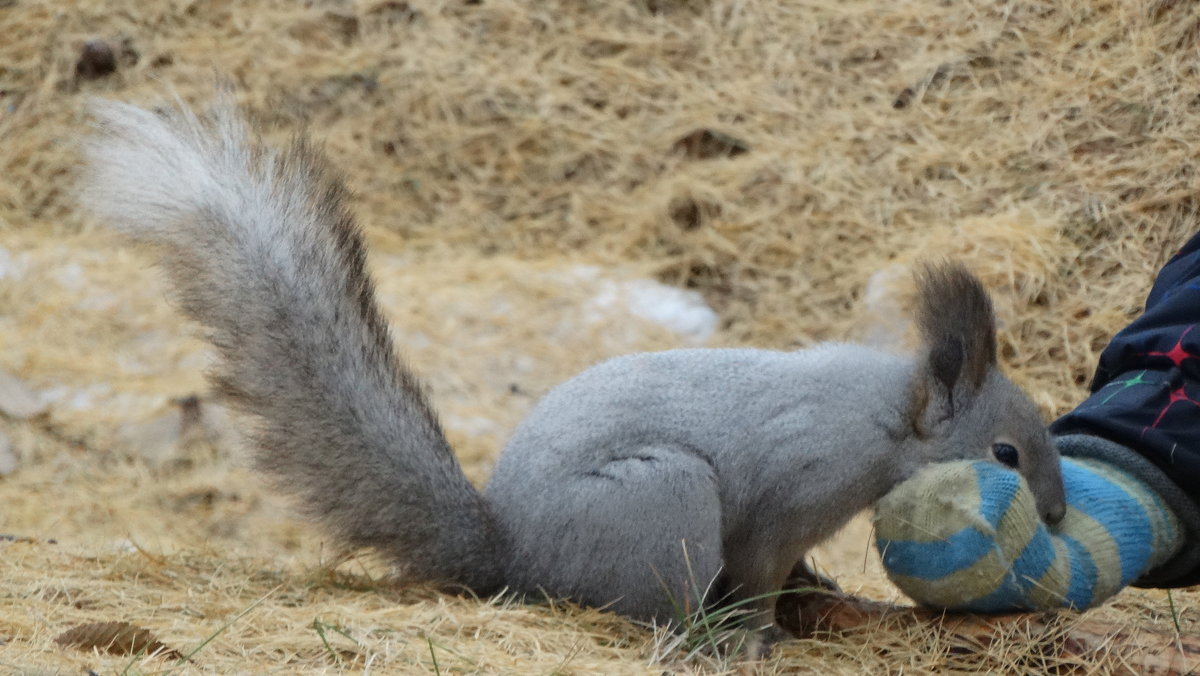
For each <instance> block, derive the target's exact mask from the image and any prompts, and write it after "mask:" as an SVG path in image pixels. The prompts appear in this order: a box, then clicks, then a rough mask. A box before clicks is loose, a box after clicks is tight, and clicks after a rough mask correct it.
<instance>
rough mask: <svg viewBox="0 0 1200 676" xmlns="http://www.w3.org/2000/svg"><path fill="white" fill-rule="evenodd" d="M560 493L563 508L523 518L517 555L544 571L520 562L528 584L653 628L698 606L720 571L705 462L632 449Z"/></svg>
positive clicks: (681, 619)
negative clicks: (652, 624)
mask: <svg viewBox="0 0 1200 676" xmlns="http://www.w3.org/2000/svg"><path fill="white" fill-rule="evenodd" d="M560 488H561V490H556V491H555V493H556V495H558V496H561V497H562V498H563V499H564V500H565V502H564V501H560V500H555V501H553V503H547V504H545V505H542V506H540V507H538V508H537V510H536V513H533V514H526V515H525V516H526V517H527V518H526V519H524V523H523V525H522V530H524V531H525V533H526V537H525V538H522V539H526V542H525V543H524V546H522V547H518V549H522V550H525V551H526V552H530V553H532V552H538V555H537V556H536V560H538V561H540V562H542V563H543V566H544V567H543V566H529V565H527V564H522V566H523V567H524V568H525V573H524V574H525V575H529V576H530V579H529V582H533V583H534V584H535V585H536V586H537V587H541V588H542V589H544V590H546V591H547V592H550V593H551V594H557V595H562V596H565V597H569V598H572V599H574V600H576V601H578V602H580V603H582V604H584V605H588V606H593V607H599V608H604V609H608V610H612V611H614V612H617V613H619V614H621V615H625V616H628V617H632V618H635V619H639V620H644V621H654V622H657V623H659V624H680V623H685V622H687V621H688V619H687V618H688V616H689V615H692V614H694V613H697V612H699V611H702V610H703V609H704V608H705V604H706V603H707V602H708V600H709V597H710V594H711V593H712V591H713V585H714V581H715V580H716V578H717V576H718V575H719V574H720V572H721V567H722V559H721V505H720V499H719V495H718V493H717V484H716V479H715V477H714V476H713V470H712V467H711V466H709V465H708V463H707V462H705V461H704V460H703V459H701V458H700V457H698V456H696V455H695V454H693V453H689V452H687V451H686V450H684V449H678V448H674V447H655V448H639V449H637V450H636V452H633V453H625V454H622V457H620V458H618V459H614V460H611V461H609V462H607V463H605V464H604V465H603V466H601V467H599V468H595V469H593V470H591V471H588V472H586V473H583V474H579V475H576V476H575V477H574V478H573V479H571V480H569V483H568V485H565V486H561V487H560ZM527 505H528V503H527ZM526 529H528V530H526ZM515 558H516V559H517V560H522V559H524V560H525V561H526V562H529V561H532V560H534V559H533V557H528V556H517V557H515ZM537 568H541V570H537ZM547 581H551V583H550V584H547Z"/></svg>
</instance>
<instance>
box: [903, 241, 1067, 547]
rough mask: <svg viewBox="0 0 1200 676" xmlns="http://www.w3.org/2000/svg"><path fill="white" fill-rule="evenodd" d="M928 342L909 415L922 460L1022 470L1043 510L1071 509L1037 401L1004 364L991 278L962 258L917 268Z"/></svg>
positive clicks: (1049, 515)
mask: <svg viewBox="0 0 1200 676" xmlns="http://www.w3.org/2000/svg"><path fill="white" fill-rule="evenodd" d="M917 284H918V307H917V313H916V320H917V325H918V326H919V328H920V331H921V337H922V339H923V342H924V345H923V347H922V350H921V354H920V356H919V357H918V359H917V360H916V368H915V370H914V373H913V376H912V381H911V384H910V386H909V401H908V421H909V423H910V425H911V429H912V437H913V438H914V440H915V441H916V442H917V443H918V444H919V445H920V446H921V447H922V454H921V456H922V457H921V462H922V463H923V464H924V463H933V462H943V461H948V460H960V459H987V460H990V461H992V462H996V463H999V464H1001V465H1003V466H1005V467H1008V468H1011V469H1013V470H1015V471H1017V472H1019V473H1020V474H1021V475H1022V476H1023V477H1024V478H1025V481H1026V482H1027V483H1028V484H1029V488H1030V490H1031V491H1032V492H1033V495H1034V497H1035V498H1036V500H1037V506H1038V512H1039V514H1040V515H1041V517H1042V519H1043V520H1045V521H1046V522H1048V523H1057V522H1058V521H1059V520H1060V519H1061V518H1062V516H1063V513H1064V512H1065V511H1066V505H1065V498H1064V494H1063V482H1062V470H1061V467H1060V464H1059V456H1058V451H1057V450H1056V449H1055V447H1054V444H1053V442H1052V441H1051V439H1050V435H1049V433H1048V432H1047V430H1046V424H1045V422H1044V421H1043V420H1042V417H1041V415H1040V413H1039V412H1038V409H1037V406H1036V405H1035V404H1034V403H1033V401H1031V400H1030V399H1029V397H1028V396H1027V395H1026V394H1025V393H1024V392H1023V391H1021V389H1020V388H1019V387H1017V386H1016V385H1015V384H1013V382H1012V381H1011V380H1009V379H1008V378H1007V377H1005V375H1004V374H1003V373H1001V372H1000V369H999V366H998V364H997V362H996V319H995V313H994V312H993V310H992V302H991V299H990V298H989V297H988V294H987V291H986V290H985V289H984V287H983V284H982V283H980V281H979V280H978V279H977V278H976V277H975V276H974V275H972V274H971V273H970V272H968V271H967V269H966V268H965V267H963V266H962V265H960V264H957V263H943V264H938V265H927V266H925V268H924V269H923V270H922V271H921V272H919V273H918V275H917Z"/></svg>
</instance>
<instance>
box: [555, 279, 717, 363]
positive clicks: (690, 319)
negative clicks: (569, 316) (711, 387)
mask: <svg viewBox="0 0 1200 676" xmlns="http://www.w3.org/2000/svg"><path fill="white" fill-rule="evenodd" d="M571 274H572V275H573V276H574V277H575V278H576V279H578V280H580V281H584V282H587V283H591V284H593V285H594V286H595V287H596V291H595V294H594V295H593V296H592V298H591V299H590V300H589V301H588V303H587V305H586V306H585V308H584V310H585V314H586V317H587V320H588V321H590V322H593V323H597V322H603V321H610V320H612V319H613V318H614V316H613V312H614V311H618V312H628V313H629V314H631V315H633V316H635V317H640V318H642V319H645V320H647V321H651V322H654V323H655V324H658V325H659V326H662V327H663V328H665V329H667V330H669V331H672V332H674V333H677V334H679V335H680V336H682V337H684V338H685V339H687V340H688V341H689V342H691V343H693V344H695V345H701V344H703V343H705V342H707V341H708V339H709V338H711V337H712V335H713V333H715V332H716V330H717V320H718V317H717V313H716V312H714V311H713V309H712V308H710V307H709V306H708V304H707V303H705V302H704V297H703V296H701V295H700V294H699V293H697V292H695V291H688V290H686V289H679V288H676V287H673V286H667V285H666V284H661V283H659V282H656V281H654V280H651V279H640V278H630V279H618V278H612V277H606V276H604V275H603V274H602V271H601V270H600V269H599V268H597V267H595V266H591V265H580V266H575V267H573V268H572V269H571Z"/></svg>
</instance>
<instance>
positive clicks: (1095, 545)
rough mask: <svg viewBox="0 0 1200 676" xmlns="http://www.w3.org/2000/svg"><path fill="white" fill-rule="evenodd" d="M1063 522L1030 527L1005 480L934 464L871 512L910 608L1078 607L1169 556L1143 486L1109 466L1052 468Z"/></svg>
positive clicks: (961, 466) (1159, 517)
mask: <svg viewBox="0 0 1200 676" xmlns="http://www.w3.org/2000/svg"><path fill="white" fill-rule="evenodd" d="M1062 462H1063V472H1062V473H1063V483H1064V485H1065V488H1066V497H1067V513H1066V516H1064V517H1063V519H1062V521H1061V522H1059V523H1058V524H1057V525H1055V526H1054V527H1053V528H1047V527H1046V525H1045V524H1044V523H1042V521H1041V520H1040V519H1039V518H1038V513H1037V509H1036V507H1035V505H1034V500H1033V494H1032V493H1030V492H1029V489H1028V487H1027V486H1026V485H1025V480H1024V479H1023V478H1022V477H1021V476H1020V475H1019V474H1017V473H1016V472H1014V471H1012V470H1010V469H1007V468H1004V467H1001V466H1000V465H997V464H995V463H991V462H984V461H974V462H972V461H961V462H952V463H945V464H940V465H934V466H931V467H928V468H926V469H925V470H924V471H922V472H920V473H919V474H917V475H916V476H914V477H912V478H911V479H909V480H908V481H906V482H904V483H902V484H901V485H900V486H898V487H896V488H895V489H894V490H893V491H892V492H891V493H889V494H888V495H887V496H885V497H884V499H883V500H881V501H880V502H879V504H878V505H877V507H876V522H875V532H876V546H877V547H878V548H879V551H880V553H881V555H882V557H883V565H884V567H885V568H886V569H887V572H888V576H889V577H890V578H891V579H892V581H893V582H895V583H896V585H897V586H898V587H900V589H902V590H903V591H904V593H906V594H908V595H909V596H911V597H912V598H913V599H914V600H916V601H917V602H919V603H922V604H925V605H929V606H934V607H938V608H947V609H955V610H970V611H977V612H999V611H1034V610H1047V609H1051V608H1062V607H1074V608H1087V607H1090V606H1093V605H1096V604H1099V603H1101V602H1102V601H1104V600H1105V599H1107V598H1108V597H1110V596H1112V595H1113V594H1115V593H1116V592H1117V591H1119V590H1120V589H1121V588H1122V587H1124V586H1126V585H1128V584H1129V583H1130V582H1133V581H1134V580H1136V579H1137V578H1138V577H1139V576H1141V575H1142V574H1143V573H1144V572H1146V571H1147V570H1150V569H1151V568H1153V567H1155V566H1156V565H1158V564H1160V563H1162V562H1163V561H1165V560H1167V559H1169V558H1170V557H1171V556H1172V555H1173V554H1175V552H1176V551H1178V550H1179V548H1180V546H1181V545H1182V542H1183V536H1182V534H1181V525H1180V522H1179V520H1178V519H1177V518H1176V517H1175V516H1174V514H1173V513H1172V511H1171V510H1170V509H1168V508H1167V507H1166V505H1165V504H1164V503H1163V501H1162V499H1161V498H1160V497H1159V496H1158V495H1157V494H1156V493H1155V492H1154V491H1153V490H1151V489H1150V488H1149V487H1147V486H1146V485H1145V484H1143V483H1142V482H1140V481H1138V480H1137V479H1135V478H1134V477H1132V476H1131V475H1129V474H1127V473H1125V472H1123V471H1122V470H1120V469H1118V468H1116V467H1115V466H1113V465H1109V464H1107V463H1104V462H1101V461H1098V460H1092V459H1074V458H1064V459H1063V461H1062Z"/></svg>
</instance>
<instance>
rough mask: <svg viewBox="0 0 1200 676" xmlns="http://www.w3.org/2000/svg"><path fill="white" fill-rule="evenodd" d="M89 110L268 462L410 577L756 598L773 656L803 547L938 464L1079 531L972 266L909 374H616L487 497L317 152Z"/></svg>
mask: <svg viewBox="0 0 1200 676" xmlns="http://www.w3.org/2000/svg"><path fill="white" fill-rule="evenodd" d="M94 113H95V116H96V118H97V120H98V123H97V129H98V131H97V133H96V134H95V135H94V136H93V137H92V138H91V140H90V141H89V142H88V144H87V148H86V153H87V158H88V167H87V171H86V176H85V178H84V182H83V186H82V202H83V204H84V206H85V207H86V208H87V209H89V210H90V211H92V212H93V213H95V214H97V215H98V216H99V217H101V218H102V219H103V220H105V221H107V222H108V223H110V224H112V225H113V226H114V227H116V228H118V229H119V230H121V231H123V232H124V233H126V234H127V235H129V236H131V237H132V238H134V239H136V240H140V241H144V242H148V243H151V244H153V245H156V250H157V252H158V253H159V255H160V256H161V264H162V267H163V268H164V269H165V271H166V273H167V275H168V277H169V279H170V281H171V283H172V285H173V287H174V290H175V291H176V297H177V301H178V303H179V305H180V307H181V308H182V310H183V311H184V312H185V313H187V314H188V315H190V316H191V317H193V318H194V319H196V320H198V321H199V322H200V323H201V324H202V325H203V326H204V327H205V329H206V335H207V337H208V339H209V340H210V341H211V342H212V344H213V345H214V346H215V348H216V350H217V353H218V357H219V359H218V363H217V365H216V366H215V368H214V369H213V371H212V372H211V373H210V374H209V377H210V381H211V383H212V385H213V386H214V388H215V390H216V391H218V392H219V393H221V394H223V396H224V397H225V398H226V399H227V400H228V401H229V402H231V403H232V404H233V405H234V406H235V407H236V408H237V409H239V410H240V411H241V412H242V413H244V414H247V416H246V420H247V421H248V422H249V423H250V428H251V429H250V437H251V439H252V440H253V444H254V446H255V449H256V462H257V466H258V468H259V469H260V470H261V471H262V472H264V473H265V474H267V475H269V476H271V477H273V478H275V479H276V480H277V483H278V484H279V485H280V486H281V487H282V488H283V489H285V490H286V491H288V492H290V493H292V494H294V495H295V496H296V497H297V498H298V500H297V502H298V503H299V505H300V506H301V507H302V508H303V510H304V511H305V512H307V513H308V514H309V515H311V516H312V517H315V519H316V520H317V521H319V522H320V523H321V524H323V526H324V527H325V528H326V530H327V531H328V532H329V533H330V534H331V535H332V536H334V537H336V538H338V539H339V540H340V541H341V542H342V543H344V544H345V545H346V546H349V547H353V548H359V547H364V548H373V549H375V550H377V551H379V552H381V553H382V554H384V555H386V556H387V557H389V558H390V560H391V561H393V562H394V563H395V564H396V565H397V567H398V569H399V570H400V571H401V572H402V574H403V575H404V576H406V577H407V578H408V579H412V580H414V581H423V582H430V583H434V584H439V585H443V586H445V587H457V588H466V589H468V590H471V591H473V592H475V593H477V594H480V595H487V594H493V593H496V592H498V591H500V590H503V589H508V590H510V591H512V592H518V593H531V594H547V595H550V596H552V597H556V598H566V599H571V600H574V601H577V602H579V603H582V604H585V605H590V606H597V607H605V608H610V609H612V610H614V611H616V612H618V613H621V614H623V615H626V616H629V617H632V618H635V619H640V620H655V621H659V622H667V623H670V622H672V621H673V620H677V619H678V615H677V614H678V613H679V612H680V609H696V608H699V607H701V606H702V605H709V606H711V605H712V604H715V603H722V604H729V603H738V602H745V603H746V605H748V606H749V607H750V608H751V610H752V612H751V614H750V618H749V619H748V620H747V621H748V622H752V623H753V624H752V625H748V626H751V627H752V629H753V630H754V631H757V632H758V634H757V635H758V636H761V637H764V639H763V640H764V641H773V640H774V639H776V638H778V632H779V630H778V628H777V626H776V625H775V624H774V619H775V618H774V610H775V600H776V598H777V596H778V593H779V592H780V590H781V588H782V587H783V586H784V584H785V582H787V581H788V579H789V577H791V576H793V575H798V576H799V577H800V578H802V579H812V578H811V576H810V575H808V574H807V573H808V571H807V569H806V568H805V565H804V563H803V560H804V557H805V553H806V552H807V551H808V550H809V549H810V548H811V547H813V546H814V545H816V544H817V543H819V542H821V541H822V540H824V539H826V538H827V537H829V536H830V535H831V534H833V533H834V532H835V531H836V530H838V529H839V528H840V527H841V526H842V525H844V524H845V523H846V522H847V521H848V520H849V519H850V517H851V516H853V515H854V514H856V513H857V512H859V511H860V510H862V509H864V508H867V507H869V506H871V505H872V504H873V503H875V502H876V501H877V500H878V499H879V498H881V497H882V496H883V495H884V494H885V493H887V492H888V491H889V490H890V489H891V488H892V487H893V486H895V485H896V484H897V483H899V482H901V481H902V480H904V479H905V478H907V477H909V476H911V475H912V474H913V473H914V472H915V471H916V470H918V469H919V468H921V467H923V466H925V465H927V464H929V463H935V462H941V461H947V460H953V459H959V458H990V459H992V460H994V461H996V462H1000V463H1003V464H1005V465H1008V466H1011V467H1015V468H1017V469H1018V470H1019V471H1020V473H1021V474H1022V475H1023V476H1024V477H1025V479H1026V480H1027V481H1028V483H1029V485H1030V487H1031V489H1032V491H1033V493H1034V495H1035V496H1036V501H1037V505H1038V508H1039V511H1040V513H1041V515H1042V516H1043V518H1045V519H1046V520H1048V521H1050V522H1056V521H1057V520H1058V519H1059V518H1060V517H1061V516H1062V515H1063V512H1064V510H1065V506H1064V498H1063V487H1062V479H1061V476H1060V471H1059V459H1058V455H1057V452H1056V450H1055V449H1054V447H1053V446H1052V445H1051V443H1050V440H1049V437H1048V435H1047V433H1046V429H1045V425H1044V424H1043V421H1042V419H1041V417H1040V416H1039V413H1038V410H1037V408H1036V407H1035V406H1034V404H1033V403H1032V402H1031V401H1030V400H1029V399H1028V398H1027V397H1026V396H1025V395H1024V393H1022V392H1021V391H1020V390H1019V389H1018V388H1017V387H1016V386H1015V385H1014V384H1013V383H1012V382H1011V381H1009V380H1008V379H1007V378H1006V377H1005V376H1003V375H1002V374H1001V373H1000V371H999V370H998V367H997V363H996V337H995V319H994V316H993V311H992V306H991V301H990V299H989V298H988V295H987V293H986V291H985V290H984V288H983V286H982V285H981V283H980V282H979V281H978V280H977V279H976V278H975V277H974V276H972V275H971V274H970V273H969V272H967V271H966V269H965V268H963V267H962V266H960V265H956V264H941V265H935V266H928V267H927V268H926V269H925V270H924V272H923V273H922V274H921V275H920V276H919V299H918V305H919V307H918V310H917V314H916V318H917V324H918V326H919V327H920V330H921V335H922V337H923V341H924V344H923V347H922V348H921V349H920V351H919V352H918V354H917V356H916V357H908V356H898V355H892V354H886V353H883V352H880V351H876V350H872V349H869V348H866V347H862V346H856V345H851V344H823V345H820V346H817V347H813V348H810V349H805V350H799V351H794V352H777V351H768V350H757V349H681V350H672V351H666V352H658V353H646V354H633V355H628V356H623V357H618V358H615V359H611V360H609V361H606V362H603V363H601V364H599V365H597V366H594V367H592V368H590V369H588V370H586V371H584V372H583V373H581V374H580V375H578V376H576V377H574V378H572V379H570V380H568V381H566V382H565V383H563V384H562V385H559V386H558V387H556V388H554V389H552V390H551V391H550V392H549V393H548V394H547V395H545V397H544V398H542V399H541V401H540V402H539V403H537V404H536V406H535V407H534V409H533V411H532V412H531V413H530V414H529V416H528V417H527V418H526V419H525V420H524V422H522V423H521V424H520V426H519V427H518V428H517V430H516V431H515V433H514V434H513V436H512V438H511V440H510V441H509V443H508V445H507V447H506V448H505V449H504V451H503V453H502V454H501V455H500V457H499V460H498V462H497V464H496V467H495V471H494V473H493V475H492V478H491V480H490V482H489V483H488V485H487V488H486V489H485V490H484V491H483V492H480V491H478V490H476V489H475V488H474V487H473V486H472V485H471V484H470V483H469V482H468V481H467V479H466V478H465V476H464V475H463V472H462V470H461V468H460V466H459V464H458V462H457V460H456V459H455V457H454V454H453V452H452V450H451V448H450V446H449V444H448V442H447V441H446V438H445V435H444V434H443V432H442V429H441V427H440V424H439V422H438V419H437V416H436V414H435V412H434V410H433V407H432V406H431V405H430V403H429V400H428V398H427V396H426V395H425V393H424V390H423V387H422V385H421V383H420V381H419V380H418V379H417V377H416V376H415V375H414V374H413V373H412V372H411V371H410V370H409V369H408V368H407V367H406V366H405V365H404V364H403V363H402V361H401V360H400V358H399V357H398V356H397V354H396V352H395V349H394V346H393V343H392V339H391V336H390V334H389V330H388V326H387V324H386V323H385V321H384V318H383V317H382V316H381V314H380V311H379V309H378V307H377V305H376V301H375V297H374V290H373V285H372V282H371V279H370V277H369V275H368V273H367V271H366V268H365V253H364V245H363V240H362V237H361V235H360V233H359V230H358V228H357V226H356V225H355V222H354V219H353V217H352V215H351V213H350V211H349V210H348V207H347V201H348V200H347V196H348V193H347V190H346V188H345V187H344V184H343V181H342V179H341V177H340V175H339V174H338V173H337V172H336V171H335V170H334V169H333V168H332V167H331V166H330V164H329V163H328V161H327V160H326V159H325V157H324V155H323V154H322V153H321V152H320V151H319V150H318V149H315V148H314V147H313V146H312V145H311V144H310V142H309V141H307V140H305V139H304V138H303V137H300V138H297V139H295V140H294V141H292V142H291V143H290V144H289V145H287V146H286V147H282V148H276V147H271V146H268V145H264V144H263V143H262V142H261V141H260V140H259V139H258V137H257V136H256V135H255V134H254V133H253V132H252V131H251V130H250V129H249V128H248V126H247V124H246V123H245V122H244V121H243V120H242V118H241V116H240V114H239V113H238V112H237V110H236V108H235V107H234V106H232V105H230V104H228V103H220V104H218V105H217V106H216V107H215V110H214V111H212V112H211V113H210V114H208V115H206V116H203V117H200V116H197V115H196V114H194V113H193V112H191V111H189V110H187V109H186V108H185V107H184V106H182V105H181V106H179V107H178V109H172V110H167V111H161V110H160V111H157V112H154V111H150V110H144V109H140V108H136V107H133V106H130V105H127V104H122V103H115V102H97V103H96V104H95V106H94ZM768 645H769V643H768Z"/></svg>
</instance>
